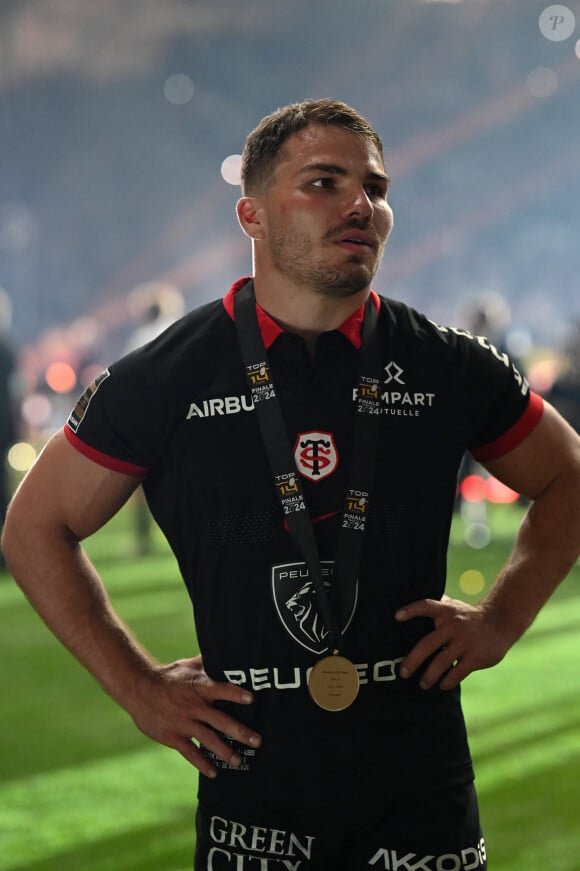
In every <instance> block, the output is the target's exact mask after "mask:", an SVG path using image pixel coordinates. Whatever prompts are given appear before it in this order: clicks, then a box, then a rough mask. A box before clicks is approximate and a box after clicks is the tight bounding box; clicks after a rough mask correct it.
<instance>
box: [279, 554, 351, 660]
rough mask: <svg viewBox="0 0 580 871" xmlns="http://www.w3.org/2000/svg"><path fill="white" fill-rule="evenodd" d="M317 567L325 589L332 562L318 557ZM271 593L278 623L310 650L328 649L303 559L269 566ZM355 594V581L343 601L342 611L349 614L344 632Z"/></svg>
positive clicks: (332, 565) (330, 579)
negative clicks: (318, 564)
mask: <svg viewBox="0 0 580 871" xmlns="http://www.w3.org/2000/svg"><path fill="white" fill-rule="evenodd" d="M320 568H321V571H322V578H323V581H324V588H325V591H326V592H328V591H329V590H330V588H331V587H332V576H333V573H334V563H333V562H332V560H321V562H320ZM272 595H273V597H274V605H275V606H276V611H277V612H278V616H279V618H280V620H281V622H282V625H283V626H284V628H285V629H286V631H287V632H288V633H289V635H291V636H292V638H293V639H294V641H297V642H298V644H300V646H301V647H305V648H306V650H310V651H311V652H312V653H319V654H320V653H324V652H325V651H326V650H328V645H327V643H326V638H327V636H328V629H327V627H326V626H325V625H324V622H323V620H322V618H321V616H320V614H319V613H318V601H317V596H316V589H315V587H314V584H313V582H312V579H311V577H310V572H309V570H308V566H307V565H306V563H284V564H282V565H277V566H272ZM357 598H358V581H357V582H356V584H354V585H353V587H352V593H351V600H350V602H348V603H346V607H345V613H347V614H348V615H349V617H348V620H347V623H346V626H344V627H343V629H342V632H343V633H344V632H345V631H346V630H347V628H348V627H349V625H350V623H351V621H352V618H353V616H354V612H355V610H356V603H357Z"/></svg>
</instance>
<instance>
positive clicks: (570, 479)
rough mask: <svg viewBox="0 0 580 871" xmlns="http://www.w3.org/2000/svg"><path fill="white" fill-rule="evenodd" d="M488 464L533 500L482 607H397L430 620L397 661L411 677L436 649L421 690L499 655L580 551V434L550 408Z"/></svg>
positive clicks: (404, 616)
mask: <svg viewBox="0 0 580 871" xmlns="http://www.w3.org/2000/svg"><path fill="white" fill-rule="evenodd" d="M486 468H487V469H488V470H489V472H491V474H492V475H494V476H495V477H497V478H498V479H499V480H500V481H503V482H504V483H505V484H507V485H508V486H510V487H511V488H513V489H514V490H517V491H518V492H520V493H523V494H524V495H526V496H528V497H529V498H530V499H531V500H532V501H531V505H530V507H529V509H528V511H527V513H526V515H525V517H524V520H523V522H522V525H521V528H520V530H519V534H518V536H517V539H516V542H515V546H514V549H513V551H512V553H511V556H510V558H509V559H508V561H507V563H506V565H505V566H504V567H503V569H502V570H501V571H500V573H499V575H498V578H497V579H496V582H495V584H494V586H493V587H492V589H491V590H490V592H489V594H488V595H487V597H486V598H485V599H484V600H483V601H482V602H481V603H480V604H479V605H476V606H471V605H467V604H465V603H463V602H457V601H455V600H452V599H448V598H444V599H443V600H442V601H441V602H436V601H434V600H424V601H421V602H413V603H412V604H410V605H408V606H406V607H405V608H403V609H401V610H400V611H399V612H398V614H397V619H399V620H410V619H413V618H414V617H419V616H422V617H431V618H432V619H433V621H434V624H435V629H434V630H433V632H431V633H429V634H428V635H426V636H425V637H424V638H423V639H422V640H421V641H420V642H419V643H418V644H417V645H416V646H415V648H414V649H413V650H412V651H411V652H410V653H409V654H408V656H407V657H406V658H405V660H404V662H403V663H402V666H401V673H402V675H403V676H408V675H411V674H413V672H414V671H416V670H417V668H419V666H420V665H421V664H422V663H424V662H425V661H426V660H427V658H428V657H430V656H432V655H433V654H437V655H436V656H435V658H434V659H433V661H432V663H431V664H430V665H429V667H428V669H427V670H426V672H425V674H424V676H423V678H422V685H423V686H424V687H425V688H428V687H431V686H433V685H434V684H435V683H437V682H438V681H440V686H441V688H442V689H451V688H452V687H454V686H456V685H457V684H458V683H459V682H460V681H461V680H463V678H465V677H466V676H467V675H468V674H470V673H471V672H472V671H475V670H476V669H480V668H487V667H489V666H491V665H495V664H496V663H497V662H499V661H500V660H501V659H503V657H504V656H505V654H506V653H507V651H508V650H509V648H510V647H511V646H512V644H514V643H515V641H517V639H518V638H519V637H520V636H521V635H522V634H523V633H524V632H525V630H526V629H527V628H528V626H529V625H530V624H531V623H532V622H533V620H534V618H535V617H536V615H537V613H538V612H539V610H540V609H541V607H542V606H543V605H544V604H545V602H546V601H547V600H548V599H549V597H550V596H551V594H552V593H553V591H554V590H555V589H556V587H557V586H558V584H559V583H560V582H561V581H562V580H563V579H564V578H565V577H566V575H567V574H568V572H569V571H570V569H571V568H572V566H573V565H574V563H575V562H576V560H577V558H578V554H579V552H580V438H579V437H578V435H577V434H576V433H575V432H574V431H573V430H572V428H571V427H570V426H568V424H567V423H566V422H565V421H564V420H563V419H562V418H561V417H560V416H559V415H558V413H557V412H556V411H555V410H554V409H553V408H552V407H551V406H550V405H547V404H546V407H545V410H544V414H543V415H542V418H541V420H540V422H539V423H538V425H537V426H536V428H535V429H534V430H533V431H532V432H531V433H530V435H529V436H528V437H527V438H526V439H525V440H524V441H523V442H522V443H521V444H520V445H519V446H518V447H517V448H515V449H514V450H513V451H510V453H508V454H506V455H505V456H504V457H501V458H500V459H497V460H494V461H492V462H488V463H486ZM437 651H439V653H437ZM450 669H451V670H450Z"/></svg>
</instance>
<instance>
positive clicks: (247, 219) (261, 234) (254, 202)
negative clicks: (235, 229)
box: [236, 197, 266, 241]
mask: <svg viewBox="0 0 580 871" xmlns="http://www.w3.org/2000/svg"><path fill="white" fill-rule="evenodd" d="M236 213H237V215H238V221H239V222H240V227H241V228H242V230H243V231H244V233H245V234H246V236H249V237H250V239H253V240H254V241H258V240H260V239H265V238H266V229H265V220H264V219H265V215H264V210H263V208H262V204H261V202H260V200H259V199H258V198H257V197H242V198H241V199H240V200H238V202H237V205H236Z"/></svg>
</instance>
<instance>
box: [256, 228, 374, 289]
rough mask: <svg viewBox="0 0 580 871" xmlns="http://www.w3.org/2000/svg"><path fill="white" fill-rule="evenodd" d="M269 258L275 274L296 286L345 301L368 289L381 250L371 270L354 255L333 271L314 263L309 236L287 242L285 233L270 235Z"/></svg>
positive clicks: (321, 264) (332, 268)
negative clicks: (278, 273)
mask: <svg viewBox="0 0 580 871" xmlns="http://www.w3.org/2000/svg"><path fill="white" fill-rule="evenodd" d="M383 247H384V246H383ZM270 255H271V258H272V262H273V264H274V266H275V267H276V268H277V269H278V270H279V272H281V273H282V274H284V275H286V276H288V277H289V278H291V279H292V280H293V281H295V282H296V283H298V284H301V285H302V286H304V287H308V288H309V289H310V290H312V291H313V292H314V293H318V294H320V295H321V296H329V297H335V298H337V299H345V298H348V297H350V296H355V295H356V294H357V293H360V292H361V291H362V290H365V289H366V288H368V287H369V285H370V283H371V281H372V280H373V278H374V276H375V275H376V273H377V270H378V268H379V265H380V262H381V258H382V248H381V249H380V251H379V256H378V257H377V259H376V262H375V264H374V266H373V268H371V267H369V266H367V265H366V264H365V262H364V260H363V257H362V256H361V257H357V255H356V254H353V255H351V256H350V257H349V259H348V261H347V264H346V265H345V266H344V267H343V268H337V267H331V266H325V265H324V263H318V262H316V261H315V255H314V253H313V246H312V243H311V241H310V239H309V237H307V236H304V237H300V236H295V237H294V238H293V239H292V240H289V239H288V237H287V235H286V234H285V233H280V234H278V233H273V234H272V235H271V236H270Z"/></svg>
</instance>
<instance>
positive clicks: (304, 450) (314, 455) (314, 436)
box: [294, 430, 338, 481]
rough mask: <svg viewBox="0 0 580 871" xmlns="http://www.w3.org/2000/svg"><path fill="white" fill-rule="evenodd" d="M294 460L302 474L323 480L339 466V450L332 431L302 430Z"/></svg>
mask: <svg viewBox="0 0 580 871" xmlns="http://www.w3.org/2000/svg"><path fill="white" fill-rule="evenodd" d="M294 460H295V462H296V467H297V468H298V471H299V472H300V474H301V475H304V477H305V478H308V479H309V480H310V481H322V480H323V479H324V478H327V477H328V476H329V475H332V473H333V472H334V470H335V469H336V467H337V466H338V451H337V450H336V444H335V441H334V436H333V435H332V433H331V432H318V431H317V430H313V431H312V432H302V433H300V434H299V435H298V438H297V439H296V444H295V445H294Z"/></svg>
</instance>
